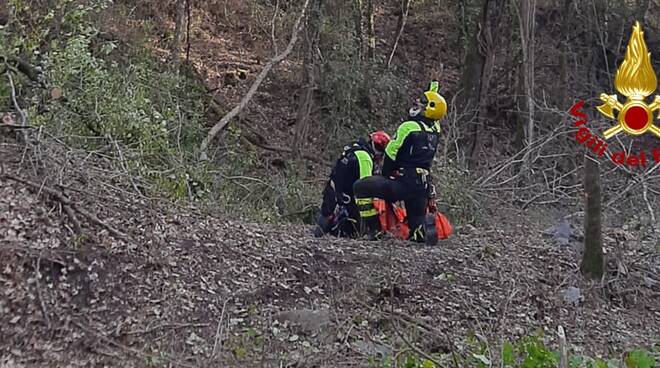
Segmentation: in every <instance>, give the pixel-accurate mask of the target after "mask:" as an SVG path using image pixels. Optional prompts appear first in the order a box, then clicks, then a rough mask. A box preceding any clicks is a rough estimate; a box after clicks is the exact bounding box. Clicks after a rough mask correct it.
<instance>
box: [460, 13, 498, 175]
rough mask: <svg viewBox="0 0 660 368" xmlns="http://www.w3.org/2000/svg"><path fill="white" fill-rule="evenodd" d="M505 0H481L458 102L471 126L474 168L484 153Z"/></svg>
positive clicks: (470, 134)
mask: <svg viewBox="0 0 660 368" xmlns="http://www.w3.org/2000/svg"><path fill="white" fill-rule="evenodd" d="M504 2H505V1H504V0H482V2H481V13H480V16H479V21H478V23H477V26H476V27H475V30H474V33H473V35H472V38H471V41H470V45H469V48H468V51H467V54H466V58H465V63H464V69H463V76H462V78H461V85H462V86H463V88H464V89H463V91H462V92H461V94H460V98H459V104H460V106H461V108H462V110H463V111H465V112H466V113H467V115H468V117H467V120H469V121H471V122H472V123H473V124H472V127H471V128H470V132H469V139H470V146H471V147H470V151H469V152H468V155H469V157H470V160H469V164H470V166H471V167H473V166H474V165H475V164H476V163H477V162H478V161H477V158H478V156H479V154H480V152H481V147H482V139H483V131H484V129H483V128H484V125H485V123H486V115H487V114H486V108H487V106H488V90H489V85H490V80H491V77H492V71H493V66H494V63H495V46H494V42H495V39H496V38H495V37H493V34H497V32H498V31H497V30H498V27H499V24H500V18H501V14H502V8H503V7H504V5H505V4H504Z"/></svg>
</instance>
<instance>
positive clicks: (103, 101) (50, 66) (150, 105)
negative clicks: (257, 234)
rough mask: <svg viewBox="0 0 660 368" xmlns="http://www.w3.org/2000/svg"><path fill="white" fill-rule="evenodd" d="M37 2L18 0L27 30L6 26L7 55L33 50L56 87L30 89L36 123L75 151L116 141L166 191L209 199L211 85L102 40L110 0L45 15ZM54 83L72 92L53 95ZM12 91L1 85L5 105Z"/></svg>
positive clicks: (64, 5)
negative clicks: (205, 153) (203, 156)
mask: <svg viewBox="0 0 660 368" xmlns="http://www.w3.org/2000/svg"><path fill="white" fill-rule="evenodd" d="M31 4H32V3H31V2H29V1H28V2H23V1H21V0H13V1H12V5H13V7H14V9H15V15H16V19H17V21H16V22H14V23H13V24H12V27H13V29H14V30H22V31H23V33H17V32H11V33H0V36H1V37H2V38H3V40H5V39H6V40H7V43H6V45H8V47H7V46H4V45H5V42H3V43H2V44H3V46H0V47H2V48H1V49H0V52H2V55H5V56H11V55H18V54H22V55H27V56H24V58H26V59H27V60H29V61H30V62H34V63H37V64H39V65H40V67H41V68H42V70H43V79H44V82H45V84H46V86H47V88H46V89H35V88H26V89H25V92H24V93H23V96H22V98H23V99H24V100H25V99H29V101H30V104H28V106H30V107H29V108H28V115H29V119H30V122H31V124H33V125H36V126H44V127H46V128H47V129H48V131H49V132H51V133H52V134H54V135H57V136H59V137H63V138H62V139H63V140H64V141H65V143H66V144H67V145H69V146H71V147H74V148H84V149H88V150H99V149H106V150H107V148H108V147H110V148H111V150H110V152H114V153H115V155H116V158H117V159H118V160H121V161H122V165H123V166H125V168H126V170H128V171H129V173H130V174H131V175H134V176H137V177H140V178H143V179H146V181H147V182H148V183H149V184H150V188H151V189H152V190H153V192H155V193H156V194H157V195H159V194H162V193H164V194H165V195H167V196H169V197H171V198H173V199H182V198H189V199H193V198H200V197H203V196H204V195H205V194H206V193H205V190H204V189H203V188H205V187H206V186H207V183H208V182H207V180H208V176H207V175H206V172H205V170H204V168H200V167H198V166H197V165H196V164H195V161H194V158H195V157H196V155H195V150H196V147H198V145H199V142H200V141H201V134H202V127H203V124H204V122H205V116H204V114H205V108H206V103H207V101H208V97H207V96H206V93H205V90H204V88H203V86H202V85H201V84H200V83H199V82H197V81H195V79H194V78H192V77H189V76H187V75H185V74H182V73H179V72H177V71H175V70H171V69H170V68H167V67H163V66H161V65H160V64H159V63H158V62H157V61H156V60H155V58H154V57H153V56H152V55H151V54H150V51H149V50H148V48H146V47H140V46H141V45H133V46H137V47H135V48H133V49H132V50H129V49H127V48H122V49H121V50H120V49H118V47H117V44H116V43H115V42H113V41H106V40H103V39H101V38H99V37H97V36H98V34H99V30H98V28H97V26H96V22H95V19H96V18H97V17H99V16H100V14H101V13H100V12H102V11H103V10H104V9H105V8H106V7H107V5H108V4H109V1H107V0H87V1H72V0H59V1H56V3H55V4H54V7H52V8H51V9H49V10H47V14H45V16H44V17H43V18H42V17H36V18H38V19H36V20H35V19H34V18H35V17H34V15H33V14H32V13H31V12H32V11H33V10H34V9H33V8H32V7H31V6H32V5H31ZM62 9H64V10H62ZM38 11H44V10H42V9H38ZM59 12H62V14H63V15H64V16H63V17H62V22H61V25H60V27H61V32H60V33H59V34H57V35H52V37H51V36H50V35H49V32H50V31H51V30H50V28H49V27H50V25H49V22H50V21H49V19H52V18H53V17H54V16H55V15H54V14H56V13H59ZM26 24H29V25H30V27H27V26H26ZM53 90H58V91H61V92H62V98H51V92H52V91H53ZM5 96H6V92H5V90H4V89H0V103H3V101H4V99H5V98H6V97H5ZM124 161H125V162H124Z"/></svg>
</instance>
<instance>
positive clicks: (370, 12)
mask: <svg viewBox="0 0 660 368" xmlns="http://www.w3.org/2000/svg"><path fill="white" fill-rule="evenodd" d="M367 41H368V42H367V45H368V47H369V60H371V61H373V60H374V59H375V58H376V29H375V28H374V0H367Z"/></svg>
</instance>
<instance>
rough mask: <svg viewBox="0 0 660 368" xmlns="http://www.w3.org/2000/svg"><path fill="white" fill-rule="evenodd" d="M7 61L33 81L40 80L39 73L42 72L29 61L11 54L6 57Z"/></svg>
mask: <svg viewBox="0 0 660 368" xmlns="http://www.w3.org/2000/svg"><path fill="white" fill-rule="evenodd" d="M6 63H7V64H8V65H9V66H10V67H13V68H15V69H16V70H18V71H19V72H21V73H23V74H25V76H26V77H28V78H29V79H30V80H31V81H33V82H39V74H41V72H40V71H39V69H37V68H35V67H34V66H32V65H31V64H30V63H28V62H27V61H24V60H22V59H19V58H17V57H15V56H10V57H8V58H7V59H6Z"/></svg>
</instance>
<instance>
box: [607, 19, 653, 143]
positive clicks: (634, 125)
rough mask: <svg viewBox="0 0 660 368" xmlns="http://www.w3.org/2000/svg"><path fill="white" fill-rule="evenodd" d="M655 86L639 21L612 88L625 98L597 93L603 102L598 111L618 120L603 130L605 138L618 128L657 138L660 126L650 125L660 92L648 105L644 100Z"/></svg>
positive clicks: (615, 132)
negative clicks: (615, 114)
mask: <svg viewBox="0 0 660 368" xmlns="http://www.w3.org/2000/svg"><path fill="white" fill-rule="evenodd" d="M657 85H658V80H657V77H656V75H655V71H654V70H653V67H652V66H651V53H650V52H649V51H648V48H647V46H646V42H644V32H643V31H642V28H641V26H640V25H639V22H635V25H634V26H633V31H632V35H631V37H630V41H629V42H628V47H627V49H626V56H625V58H624V60H623V63H621V65H620V66H619V68H618V69H617V71H616V76H615V77H614V87H615V88H616V90H617V91H618V92H619V93H620V94H622V95H624V96H625V97H626V101H625V102H624V103H621V102H619V98H618V96H617V95H616V94H613V95H608V94H606V93H601V95H600V99H601V100H603V102H604V104H603V105H600V106H598V107H597V109H598V111H600V112H601V114H603V115H605V116H606V117H608V118H610V119H616V120H617V121H618V124H617V125H615V126H613V127H611V128H609V129H607V130H606V131H605V132H604V133H603V135H604V136H605V139H610V138H612V137H614V136H615V135H617V134H618V133H620V132H621V131H623V132H626V133H628V134H630V135H633V136H638V135H642V134H644V133H646V132H647V131H648V132H651V133H653V134H655V135H656V136H657V137H658V138H660V127H658V126H656V125H654V124H653V120H654V114H655V113H657V112H658V111H660V95H655V97H654V99H653V102H651V103H650V104H649V103H647V102H646V99H647V98H648V97H649V96H650V95H651V94H652V93H653V92H654V91H655V90H656V88H657ZM615 111H616V112H617V116H616V118H615V116H614V112H615Z"/></svg>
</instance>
